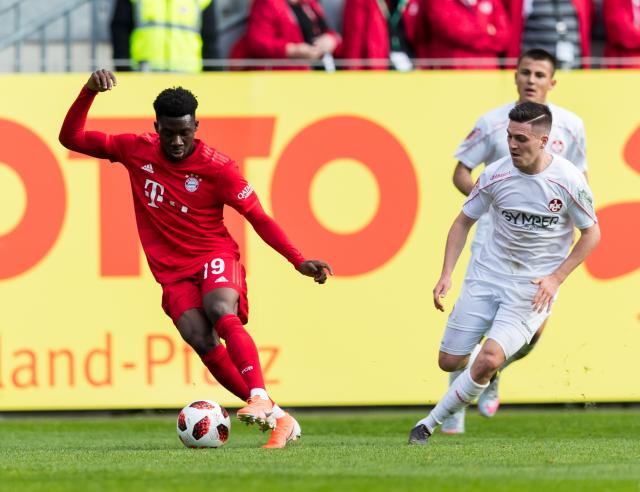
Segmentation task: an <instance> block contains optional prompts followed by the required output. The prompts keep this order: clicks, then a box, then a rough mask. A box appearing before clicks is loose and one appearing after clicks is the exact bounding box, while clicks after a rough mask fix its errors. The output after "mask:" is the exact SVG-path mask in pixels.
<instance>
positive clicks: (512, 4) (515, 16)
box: [503, 0, 594, 58]
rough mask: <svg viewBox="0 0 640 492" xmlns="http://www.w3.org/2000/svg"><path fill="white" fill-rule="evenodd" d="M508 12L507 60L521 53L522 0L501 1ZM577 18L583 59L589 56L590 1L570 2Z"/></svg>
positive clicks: (522, 27)
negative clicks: (509, 30)
mask: <svg viewBox="0 0 640 492" xmlns="http://www.w3.org/2000/svg"><path fill="white" fill-rule="evenodd" d="M503 1H504V3H505V6H506V8H507V11H508V15H509V21H510V24H511V39H510V41H509V47H508V49H507V57H508V58H518V57H519V56H520V53H521V51H522V33H523V31H524V23H525V22H526V19H524V18H523V12H522V9H523V6H524V5H523V4H524V0H503ZM572 1H573V6H574V7H575V9H576V15H577V16H578V24H579V29H580V47H581V50H582V56H583V57H585V58H586V57H589V56H591V43H590V36H591V23H592V21H593V14H594V12H593V3H592V0H572Z"/></svg>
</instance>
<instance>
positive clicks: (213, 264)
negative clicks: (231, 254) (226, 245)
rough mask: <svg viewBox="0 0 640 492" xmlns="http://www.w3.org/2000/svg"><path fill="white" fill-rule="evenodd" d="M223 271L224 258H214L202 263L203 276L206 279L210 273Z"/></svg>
mask: <svg viewBox="0 0 640 492" xmlns="http://www.w3.org/2000/svg"><path fill="white" fill-rule="evenodd" d="M222 272H224V260H223V259H222V258H214V259H213V260H211V261H208V262H206V263H205V264H204V278H205V279H206V278H207V277H208V276H209V273H211V275H220V274H221V273H222Z"/></svg>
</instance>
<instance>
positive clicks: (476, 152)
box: [455, 103, 587, 258]
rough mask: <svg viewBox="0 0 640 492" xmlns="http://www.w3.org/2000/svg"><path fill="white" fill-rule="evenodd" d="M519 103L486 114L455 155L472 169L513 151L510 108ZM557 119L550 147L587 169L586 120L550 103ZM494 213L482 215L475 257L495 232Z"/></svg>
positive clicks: (551, 151)
mask: <svg viewBox="0 0 640 492" xmlns="http://www.w3.org/2000/svg"><path fill="white" fill-rule="evenodd" d="M515 105H516V103H509V104H505V105H503V106H500V107H499V108H496V109H494V110H492V111H489V112H488V113H485V114H484V115H482V116H481V117H480V118H479V119H478V121H477V122H476V124H475V127H474V128H473V130H472V131H471V133H469V135H468V136H467V138H466V139H465V140H464V142H462V143H461V144H460V145H459V146H458V149H457V150H456V153H455V158H456V159H457V160H458V161H460V162H462V164H464V165H465V166H466V167H468V168H469V169H475V168H476V167H478V166H479V165H481V164H483V163H484V164H486V165H489V164H491V163H492V162H495V161H497V160H498V159H501V158H503V157H504V156H507V155H509V146H508V144H507V127H508V126H509V111H511V110H512V109H513V108H514V107H515ZM548 107H549V109H550V110H551V115H552V119H553V123H552V126H551V133H550V134H549V142H548V143H547V148H546V151H547V152H550V153H552V154H556V155H560V156H562V157H564V158H565V159H567V160H568V161H569V162H571V163H572V164H574V165H575V166H576V167H577V168H578V169H579V170H580V171H582V172H583V173H584V172H586V170H587V156H586V149H585V134H584V124H583V123H582V120H581V119H580V117H579V116H577V115H576V114H574V113H572V112H571V111H568V110H566V109H563V108H560V107H558V106H555V105H553V104H548ZM491 223H492V217H491V215H490V214H487V215H485V216H484V217H482V218H481V219H480V220H479V221H478V224H477V225H476V232H475V235H474V237H473V242H472V244H471V252H472V255H473V258H475V255H476V254H477V253H478V251H479V250H480V248H481V247H482V244H483V243H484V242H485V240H486V239H487V237H488V236H490V235H491Z"/></svg>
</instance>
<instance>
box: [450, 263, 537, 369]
mask: <svg viewBox="0 0 640 492" xmlns="http://www.w3.org/2000/svg"><path fill="white" fill-rule="evenodd" d="M537 290H538V286H537V285H535V284H532V283H531V281H530V280H527V279H519V280H512V279H509V278H505V276H504V275H498V274H495V273H493V272H491V271H490V270H487V269H486V268H484V267H482V266H481V265H478V264H477V263H476V262H473V263H472V264H471V265H469V269H468V270H467V276H466V278H465V280H464V284H463V285H462V290H461V291H460V295H459V296H458V300H457V301H456V304H455V306H454V307H453V311H452V312H451V314H450V315H449V319H448V321H447V327H446V329H445V331H444V335H443V337H442V341H441V342H440V350H441V351H442V352H446V353H447V354H451V355H467V354H470V353H471V351H472V350H473V348H474V347H475V346H476V345H477V344H478V343H479V342H480V340H481V339H482V337H483V336H486V337H487V338H491V339H492V340H495V341H496V342H497V343H498V345H500V347H502V351H503V352H504V355H505V357H506V358H509V357H511V356H512V355H513V354H515V353H516V352H517V351H518V350H520V348H521V347H523V346H524V345H525V344H527V343H529V342H530V341H531V338H532V337H533V335H535V333H536V332H537V331H538V328H540V326H541V325H542V323H543V322H544V320H545V319H546V318H547V316H549V313H548V312H547V310H546V309H545V310H544V311H543V312H542V313H538V312H537V311H534V310H533V306H532V304H531V301H532V300H533V297H534V296H535V294H536V292H537Z"/></svg>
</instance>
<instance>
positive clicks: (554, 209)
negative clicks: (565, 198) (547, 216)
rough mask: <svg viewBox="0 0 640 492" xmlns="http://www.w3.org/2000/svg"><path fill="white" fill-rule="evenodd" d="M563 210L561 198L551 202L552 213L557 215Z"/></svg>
mask: <svg viewBox="0 0 640 492" xmlns="http://www.w3.org/2000/svg"><path fill="white" fill-rule="evenodd" d="M561 209H562V200H560V199H559V198H554V199H553V200H551V201H550V202H549V210H551V211H552V212H554V213H557V212H560V210H561Z"/></svg>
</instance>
